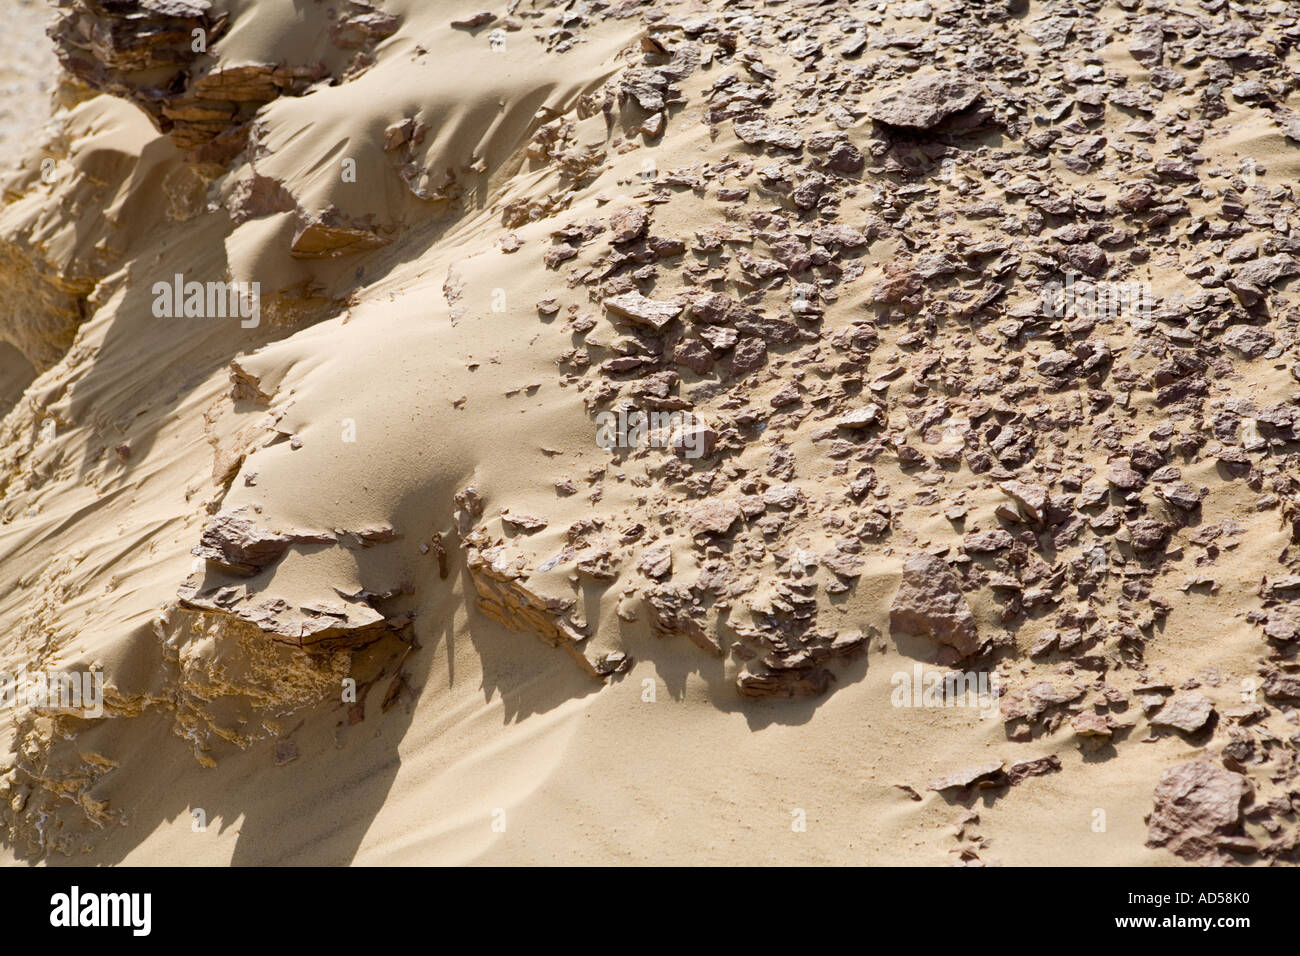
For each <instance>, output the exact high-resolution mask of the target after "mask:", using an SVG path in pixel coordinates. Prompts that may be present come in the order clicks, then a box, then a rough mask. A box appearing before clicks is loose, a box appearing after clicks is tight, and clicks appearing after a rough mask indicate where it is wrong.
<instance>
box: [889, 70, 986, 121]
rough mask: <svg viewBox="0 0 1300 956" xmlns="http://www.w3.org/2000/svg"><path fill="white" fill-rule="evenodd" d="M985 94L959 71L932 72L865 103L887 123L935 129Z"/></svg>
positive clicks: (976, 84) (892, 88)
mask: <svg viewBox="0 0 1300 956" xmlns="http://www.w3.org/2000/svg"><path fill="white" fill-rule="evenodd" d="M983 94H984V89H983V88H982V87H981V86H980V85H979V84H978V83H976V82H975V81H974V80H972V79H969V78H968V77H965V76H962V75H961V74H959V73H950V72H940V73H933V74H930V75H928V76H918V77H915V78H913V79H911V80H908V81H907V82H905V83H903V84H901V85H899V86H894V87H891V88H890V89H887V90H885V91H884V92H883V93H881V94H880V95H878V96H877V97H876V98H875V99H874V100H872V101H871V102H869V103H867V104H866V112H867V115H868V116H870V117H871V118H872V119H873V120H876V121H878V122H881V123H884V124H886V125H887V126H904V127H908V128H910V129H932V128H933V127H935V126H938V125H939V124H940V123H942V122H943V121H944V120H945V119H947V118H948V117H949V116H951V115H952V114H954V113H960V112H961V111H962V110H964V109H966V108H967V107H968V106H970V105H971V104H973V103H974V102H975V101H976V100H977V99H979V98H980V97H981V96H982V95H983Z"/></svg>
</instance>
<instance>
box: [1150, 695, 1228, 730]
mask: <svg viewBox="0 0 1300 956" xmlns="http://www.w3.org/2000/svg"><path fill="white" fill-rule="evenodd" d="M1213 713H1214V704H1213V703H1211V701H1210V698H1208V697H1206V696H1205V695H1204V694H1180V695H1179V696H1177V697H1175V698H1174V699H1173V700H1171V701H1170V702H1169V703H1168V704H1166V705H1165V707H1164V709H1163V710H1161V711H1160V713H1158V714H1156V715H1155V716H1154V717H1152V718H1151V726H1153V727H1172V728H1174V729H1175V730H1181V731H1184V732H1185V733H1189V734H1192V733H1195V732H1196V731H1198V730H1200V729H1201V728H1202V727H1204V726H1205V724H1206V722H1207V721H1209V719H1210V716H1211V715H1212V714H1213Z"/></svg>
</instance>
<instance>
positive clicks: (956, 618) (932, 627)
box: [889, 552, 980, 657]
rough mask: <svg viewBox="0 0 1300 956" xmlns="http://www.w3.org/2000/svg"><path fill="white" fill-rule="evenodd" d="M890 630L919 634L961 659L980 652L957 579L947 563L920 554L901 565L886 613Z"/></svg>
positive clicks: (973, 618) (974, 628)
mask: <svg viewBox="0 0 1300 956" xmlns="http://www.w3.org/2000/svg"><path fill="white" fill-rule="evenodd" d="M889 624H890V628H891V629H893V630H895V631H902V632H903V633H905V634H920V635H925V636H928V637H931V638H933V639H934V640H936V641H938V642H939V643H940V644H947V645H948V646H950V647H954V648H956V649H957V651H958V652H959V653H960V654H961V655H962V656H963V657H966V656H969V655H971V654H974V653H975V652H976V651H977V650H979V646H980V640H979V633H978V630H977V628H976V625H975V616H974V615H973V614H971V610H970V605H969V604H967V603H966V596H965V595H964V594H962V593H961V587H960V585H959V583H958V581H957V575H956V574H954V573H953V571H952V569H951V568H949V567H948V564H947V562H945V561H944V560H943V559H942V558H940V557H937V556H935V555H933V554H927V553H925V552H921V553H919V554H914V555H912V556H911V557H909V558H908V559H907V560H906V561H904V562H903V579H902V582H901V583H900V584H899V587H898V593H897V594H895V595H894V605H893V607H892V608H891V609H890V612H889Z"/></svg>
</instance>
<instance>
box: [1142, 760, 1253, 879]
mask: <svg viewBox="0 0 1300 956" xmlns="http://www.w3.org/2000/svg"><path fill="white" fill-rule="evenodd" d="M1250 792H1251V787H1250V781H1248V780H1247V779H1246V778H1245V777H1244V776H1242V775H1241V774H1239V773H1233V772H1231V771H1230V770H1225V769H1224V768H1222V767H1216V766H1215V765H1214V764H1212V763H1210V762H1209V761H1208V760H1191V761H1188V762H1187V763H1181V764H1178V765H1177V766H1176V767H1170V768H1169V769H1168V770H1166V771H1165V772H1164V773H1162V774H1161V775H1160V782H1159V783H1158V784H1157V785H1156V790H1155V809H1154V810H1152V812H1151V816H1150V818H1149V820H1148V824H1147V846H1149V847H1167V848H1168V849H1169V850H1170V851H1172V852H1173V853H1174V854H1176V855H1177V856H1180V857H1182V858H1184V859H1187V860H1195V859H1198V858H1199V857H1202V856H1205V855H1207V854H1210V853H1213V852H1214V851H1215V848H1216V844H1217V843H1218V839H1219V838H1221V837H1224V836H1228V835H1230V834H1232V833H1233V832H1234V831H1236V829H1237V828H1238V826H1240V823H1241V805H1242V802H1243V801H1244V800H1245V799H1246V797H1247V795H1248V794H1249V793H1250Z"/></svg>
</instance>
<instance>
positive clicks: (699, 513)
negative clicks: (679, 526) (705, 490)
mask: <svg viewBox="0 0 1300 956" xmlns="http://www.w3.org/2000/svg"><path fill="white" fill-rule="evenodd" d="M739 518H740V505H738V504H736V502H734V501H704V502H701V503H700V504H698V505H696V506H695V507H694V508H692V509H691V514H690V528H691V534H692V535H701V534H726V533H727V532H728V531H730V530H731V526H732V525H733V524H735V523H736V521H738V520H739Z"/></svg>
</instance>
